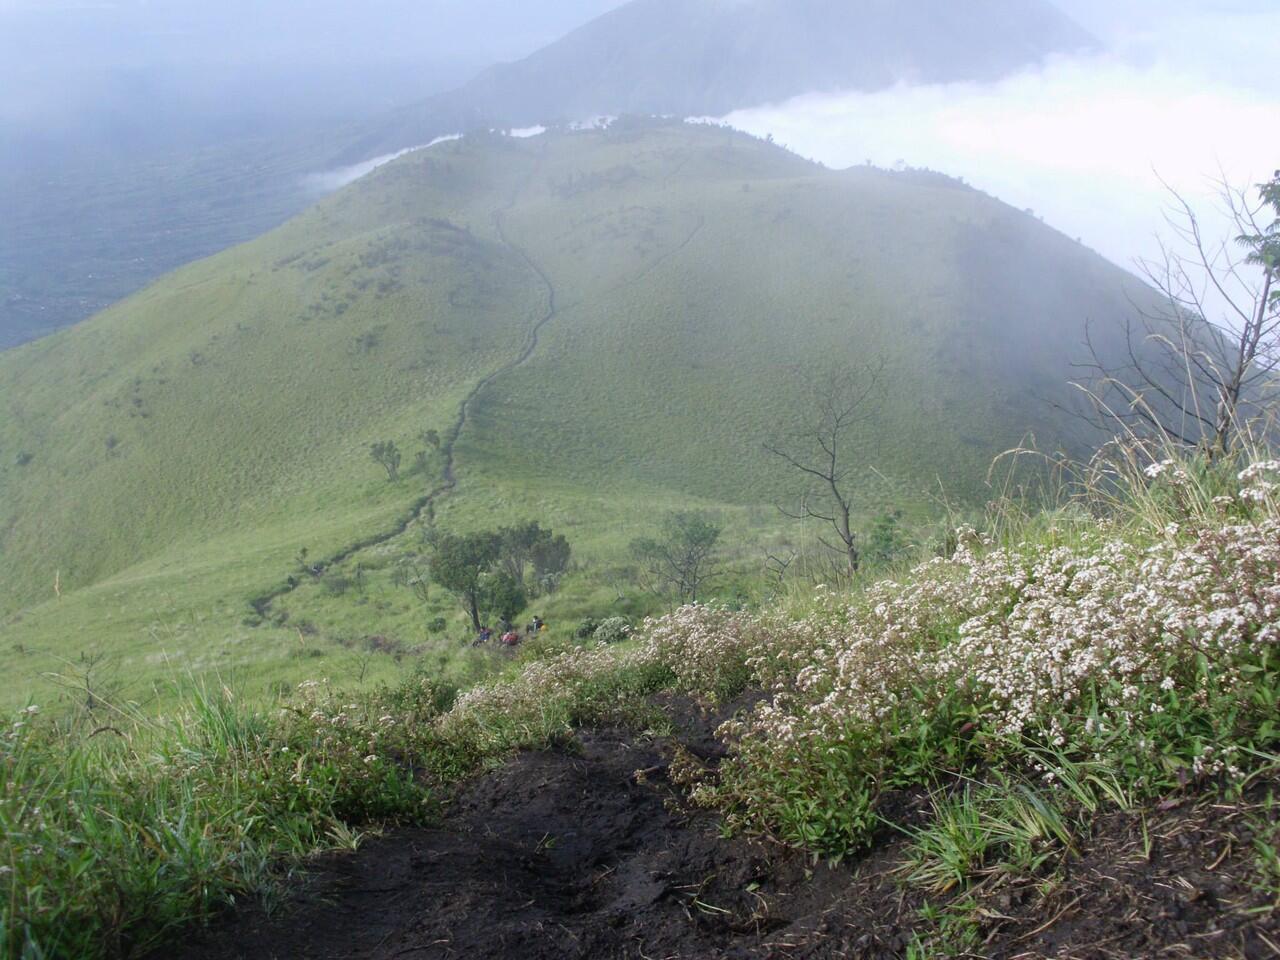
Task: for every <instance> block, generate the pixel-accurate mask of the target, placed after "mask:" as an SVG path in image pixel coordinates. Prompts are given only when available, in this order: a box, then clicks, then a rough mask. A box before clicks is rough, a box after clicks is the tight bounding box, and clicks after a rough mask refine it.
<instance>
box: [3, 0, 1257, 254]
mask: <svg viewBox="0 0 1280 960" xmlns="http://www.w3.org/2000/svg"><path fill="white" fill-rule="evenodd" d="M618 4H619V0H362V2H360V3H353V2H352V0H306V2H298V0H295V2H286V0H217V2H213V0H0V134H3V133H4V131H5V128H6V125H8V127H9V128H18V127H22V126H23V125H27V126H30V125H33V124H34V125H36V126H40V125H48V126H56V125H57V124H58V123H64V124H65V125H66V126H67V127H68V128H69V129H72V130H79V129H80V128H82V127H83V128H85V129H91V128H93V129H96V128H94V127H93V125H94V124H97V125H99V126H101V127H102V129H103V130H107V131H109V130H111V129H114V127H117V126H118V127H127V126H128V124H129V123H131V122H132V123H133V124H134V125H135V126H137V125H138V124H139V123H141V124H143V125H153V126H154V125H156V124H157V123H158V125H160V126H162V127H163V126H164V125H166V124H177V123H180V122H181V120H180V119H175V118H185V117H196V118H199V117H207V118H217V117H224V116H225V118H226V119H225V121H224V123H223V125H222V126H217V125H214V124H212V121H210V126H209V128H208V130H207V131H205V133H206V135H207V136H220V135H222V131H224V130H232V129H237V125H247V124H248V121H249V115H250V114H251V113H253V112H254V111H257V113H258V114H260V115H261V117H260V119H259V121H258V122H259V129H258V131H257V132H262V130H264V129H265V130H269V129H270V128H271V125H272V124H280V123H284V122H286V121H287V120H291V119H295V118H306V117H313V118H315V119H316V120H324V119H325V118H327V117H329V116H350V115H352V114H360V113H372V112H374V111H377V110H380V109H383V108H385V107H387V106H390V105H392V104H396V103H404V102H410V101H413V100H417V99H419V98H421V97H422V96H424V95H426V94H428V93H430V92H433V90H435V89H441V88H444V87H447V86H450V85H452V84H454V83H457V82H461V81H462V80H464V79H466V78H467V77H468V76H469V75H470V74H471V73H472V72H473V71H474V70H476V69H479V68H480V67H482V66H484V65H486V64H487V63H490V62H493V61H495V60H506V59H514V58H518V57H520V56H523V55H524V54H526V53H529V52H531V51H532V50H533V49H535V48H537V47H538V46H540V45H542V44H544V43H546V42H548V41H550V40H552V39H554V38H555V37H557V36H559V35H561V34H562V33H564V32H566V31H567V30H569V29H571V28H572V27H574V26H576V25H577V24H580V23H582V22H584V21H586V20H588V19H590V18H591V17H593V16H595V15H598V14H599V13H601V12H603V11H605V10H607V9H609V8H611V7H614V6H617V5H618ZM1060 6H1062V8H1063V9H1064V10H1066V11H1067V12H1068V13H1070V14H1072V15H1073V16H1075V17H1077V19H1079V20H1080V21H1081V22H1082V23H1083V24H1084V25H1085V26H1087V27H1089V28H1090V29H1092V30H1093V31H1094V32H1095V33H1097V34H1098V35H1099V36H1100V37H1101V38H1102V39H1103V41H1104V43H1105V44H1106V47H1107V50H1106V52H1105V53H1103V54H1101V55H1099V56H1096V57H1091V58H1089V59H1085V60H1080V59H1077V60H1059V61H1055V62H1054V63H1051V64H1048V65H1046V66H1045V67H1044V68H1043V69H1039V70H1034V71H1030V72H1027V73H1025V74H1022V75H1020V76H1017V77H1012V78H1009V79H1008V80H1006V81H1005V82H1003V83H1000V84H997V85H994V86H973V85H955V86H945V87H924V88H914V89H898V90H893V91H888V92H884V93H879V94H872V95H860V94H851V95H846V96H820V97H817V96H814V97H804V98H800V99H798V100H796V101H793V102H791V103H788V104H783V105H775V106H770V107H763V108H757V109H752V110H746V111H742V112H739V113H736V114H734V115H732V116H731V117H730V118H729V120H730V122H732V123H733V124H735V125H737V126H740V127H742V128H743V129H746V130H749V131H752V132H755V133H760V134H763V133H772V134H773V135H774V136H775V138H776V139H777V140H778V141H779V142H781V143H784V144H786V145H788V146H790V147H792V148H793V149H795V150H796V151H797V152H800V153H802V154H805V155H807V156H811V157H814V158H816V159H818V160H821V161H823V162H825V163H828V164H830V165H833V166H847V165H850V164H854V163H861V162H863V161H864V160H866V159H870V160H872V161H873V162H874V163H876V164H878V165H883V166H892V165H894V164H895V163H897V162H899V161H901V162H905V163H907V164H910V165H914V166H927V167H931V168H934V169H938V170H942V171H944V172H947V173H950V174H953V175H956V176H963V177H965V178H966V179H968V180H969V181H970V182H972V183H974V184H975V185H976V186H978V187H980V188H982V189H984V190H987V191H988V192H990V193H993V194H995V195H996V196H998V197H1000V198H1001V199H1004V200H1007V201H1008V202H1010V203H1012V204H1014V205H1015V206H1018V207H1030V208H1034V209H1035V210H1036V211H1037V212H1038V213H1040V214H1042V215H1043V216H1044V217H1045V219H1046V220H1047V221H1048V222H1049V223H1050V224H1052V225H1053V226H1055V227H1058V228H1059V229H1061V230H1063V231H1064V232H1065V233H1067V234H1069V235H1071V236H1079V237H1081V238H1083V239H1084V240H1085V241H1086V242H1087V243H1089V244H1090V245H1091V246H1093V247H1095V248H1096V249H1098V250H1100V251H1101V252H1103V253H1104V254H1105V255H1107V256H1108V257H1110V258H1111V259H1113V260H1115V261H1116V262H1119V263H1122V264H1125V265H1130V264H1131V263H1132V261H1133V260H1134V258H1135V257H1137V256H1149V255H1151V254H1152V253H1153V252H1154V251H1155V250H1156V245H1155V243H1154V241H1153V236H1154V234H1155V233H1156V231H1157V230H1158V229H1159V228H1160V226H1161V211H1162V207H1163V203H1164V199H1165V198H1164V196H1163V194H1162V188H1161V186H1160V183H1159V179H1158V177H1163V178H1165V179H1167V180H1168V181H1169V182H1170V183H1172V184H1174V185H1175V186H1177V187H1178V188H1179V189H1182V190H1185V191H1187V192H1188V193H1190V194H1192V195H1194V196H1203V195H1204V194H1205V192H1206V181H1207V178H1208V177H1210V176H1212V175H1214V174H1216V173H1217V172H1218V171H1219V169H1221V170H1223V171H1225V172H1226V174H1227V175H1228V176H1229V177H1231V178H1232V179H1233V180H1236V181H1248V180H1251V179H1261V178H1263V177H1265V176H1266V175H1268V174H1269V173H1270V171H1272V170H1274V169H1275V168H1276V167H1280V123H1277V122H1276V121H1277V119H1280V89H1278V87H1280V85H1278V84H1277V83H1276V82H1275V79H1274V78H1275V75H1276V70H1277V67H1276V64H1277V63H1280V0H1253V2H1241V0H1060ZM655 69H661V65H660V64H656V65H655ZM131 110H132V112H133V113H132V116H131V115H130V111H131ZM156 118H159V119H158V120H157V119H156Z"/></svg>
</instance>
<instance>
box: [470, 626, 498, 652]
mask: <svg viewBox="0 0 1280 960" xmlns="http://www.w3.org/2000/svg"><path fill="white" fill-rule="evenodd" d="M492 639H493V631H492V630H490V629H489V628H488V627H481V628H480V633H479V635H478V636H477V637H476V639H475V642H474V643H472V644H471V645H472V646H473V647H478V646H480V645H482V644H485V643H488V642H489V641H490V640H492Z"/></svg>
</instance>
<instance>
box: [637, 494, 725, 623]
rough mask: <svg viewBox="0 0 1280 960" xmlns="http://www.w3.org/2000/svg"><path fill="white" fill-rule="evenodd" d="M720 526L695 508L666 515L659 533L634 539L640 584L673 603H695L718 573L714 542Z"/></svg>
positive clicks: (715, 542) (716, 542) (717, 542)
mask: <svg viewBox="0 0 1280 960" xmlns="http://www.w3.org/2000/svg"><path fill="white" fill-rule="evenodd" d="M720 533H721V528H720V525H719V524H718V523H716V522H715V520H713V519H712V518H711V517H710V516H709V515H707V514H705V513H698V512H696V511H678V512H676V513H672V514H669V515H668V516H667V518H666V520H665V521H663V524H662V535H661V536H660V537H657V538H651V537H646V538H643V539H639V540H633V541H632V543H631V554H632V556H633V557H634V558H635V560H636V562H637V579H638V582H639V584H640V586H641V587H642V588H643V589H644V590H646V591H648V592H649V593H651V594H653V595H654V596H655V597H658V598H660V599H664V600H667V601H669V602H672V603H679V604H685V603H697V602H698V600H699V599H701V598H702V596H703V594H704V592H705V591H706V589H707V587H708V586H709V585H710V584H711V583H712V582H713V581H714V580H715V579H716V578H717V577H719V576H720V565H719V562H718V557H717V545H718V544H719V542H720Z"/></svg>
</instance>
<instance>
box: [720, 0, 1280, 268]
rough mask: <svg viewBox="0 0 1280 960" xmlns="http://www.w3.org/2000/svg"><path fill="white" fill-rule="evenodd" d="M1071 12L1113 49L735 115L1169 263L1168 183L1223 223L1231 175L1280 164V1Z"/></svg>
mask: <svg viewBox="0 0 1280 960" xmlns="http://www.w3.org/2000/svg"><path fill="white" fill-rule="evenodd" d="M1063 6H1064V8H1072V12H1073V13H1075V14H1076V15H1077V16H1078V17H1079V19H1081V20H1082V22H1086V23H1087V24H1088V25H1089V26H1091V27H1092V28H1093V29H1095V31H1097V32H1098V33H1099V34H1101V35H1103V36H1104V38H1105V39H1106V41H1107V43H1108V45H1109V49H1108V52H1106V53H1104V54H1101V55H1098V56H1093V57H1089V58H1086V59H1064V60H1058V61H1055V62H1053V63H1050V64H1048V65H1046V66H1045V67H1043V68H1042V69H1037V70H1033V71H1028V72H1026V73H1024V74H1022V75H1019V76H1016V77H1011V78H1009V79H1008V80H1006V81H1004V82H1002V83H999V84H996V85H993V86H976V85H949V86H936V87H918V88H910V89H897V90H892V91H887V92H884V93H878V94H870V95H868V94H850V95H843V96H840V95H833V96H810V97H802V98H799V99H797V100H794V101H792V102H790V103H787V104H782V105H777V106H771V107H764V108H759V109H753V110H746V111H740V112H738V113H735V114H733V115H731V116H730V117H728V118H727V119H728V121H729V122H730V123H731V124H733V125H735V126H738V127H740V128H742V129H745V130H748V131H750V132H753V133H757V134H762V135H763V134H766V133H772V134H773V135H774V137H775V138H776V139H777V141H778V142H779V143H782V144H785V145H787V146H789V147H791V148H792V149H794V150H796V151H797V152H799V153H801V154H804V155H805V156H809V157H812V158H814V159H817V160H820V161H822V162H823V163H826V164H828V165H831V166H837V167H845V166H850V165H853V164H857V163H862V162H864V161H865V160H867V159H870V160H871V161H872V162H873V163H875V164H876V165H878V166H893V165H895V164H896V163H899V162H905V163H906V164H908V165H911V166H920V167H929V168H932V169H935V170H941V171H943V172H945V173H949V174H952V175H954V176H961V177H964V178H966V179H967V180H968V181H969V182H971V183H973V184H974V185H975V186H977V187H979V188H981V189H983V190H986V191H987V192H989V193H992V194H994V195H996V196H998V197H999V198H1000V199H1002V200H1005V201H1007V202H1009V203H1011V204H1013V205H1015V206H1017V207H1023V208H1027V207H1029V208H1034V210H1035V211H1036V212H1037V213H1038V214H1040V215H1042V216H1043V217H1044V219H1045V220H1046V221H1047V222H1048V223H1049V224H1051V225H1052V226H1054V227H1057V228H1058V229H1060V230H1062V231H1063V232H1064V233H1067V234H1068V235H1070V236H1072V237H1077V236H1078V237H1081V238H1083V239H1084V241H1085V242H1086V243H1087V244H1089V245H1090V246H1092V247H1094V248H1095V249H1097V250H1099V251H1100V252H1102V253H1103V254H1104V255H1106V256H1107V257H1109V258H1110V259H1112V260H1114V261H1115V262H1117V263H1120V264H1122V265H1124V266H1132V265H1133V263H1134V260H1135V258H1139V257H1144V258H1150V257H1155V256H1157V255H1158V252H1159V245H1158V243H1157V242H1156V239H1155V237H1156V234H1157V232H1158V231H1164V230H1165V229H1166V228H1165V224H1164V222H1163V214H1164V211H1165V210H1166V208H1167V205H1168V199H1169V198H1168V195H1167V193H1166V191H1165V190H1164V187H1163V186H1162V185H1161V182H1160V181H1161V179H1163V180H1165V181H1167V182H1168V183H1169V184H1171V185H1172V186H1174V187H1176V188H1177V189H1178V190H1180V191H1184V192H1186V193H1187V194H1188V195H1189V196H1190V197H1192V198H1193V199H1194V200H1195V201H1196V202H1197V205H1198V206H1200V207H1201V208H1202V209H1204V210H1206V211H1208V212H1210V214H1211V209H1212V204H1211V202H1210V198H1211V196H1212V194H1213V187H1212V184H1211V183H1210V180H1211V179H1212V178H1213V177H1215V176H1216V175H1217V174H1218V173H1219V171H1222V172H1224V173H1225V174H1226V176H1227V178H1228V179H1230V180H1231V181H1232V182H1234V183H1238V184H1249V183H1255V182H1257V181H1259V180H1262V179H1267V178H1269V177H1270V175H1271V173H1272V172H1273V171H1274V170H1276V169H1277V168H1280V84H1277V83H1276V82H1275V77H1276V75H1277V74H1276V70H1277V67H1276V64H1277V63H1280V2H1275V3H1273V4H1272V3H1269V4H1266V5H1265V6H1270V7H1273V9H1271V10H1265V9H1264V10H1262V11H1259V9H1258V8H1259V7H1263V6H1264V5H1263V4H1257V3H1254V4H1248V5H1244V4H1233V3H1213V2H1212V0H1197V2H1195V3H1183V4H1180V5H1179V4H1169V3H1161V4H1145V3H1144V2H1143V0H1125V2H1124V3H1101V2H1094V0H1075V2H1065V3H1063ZM1120 8H1123V9H1120ZM1241 8H1243V9H1241ZM1157 11H1160V12H1159V13H1157Z"/></svg>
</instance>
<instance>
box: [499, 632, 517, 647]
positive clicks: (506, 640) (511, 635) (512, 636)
mask: <svg viewBox="0 0 1280 960" xmlns="http://www.w3.org/2000/svg"><path fill="white" fill-rule="evenodd" d="M519 642H520V634H518V633H516V632H515V631H514V630H508V631H507V632H506V633H504V634H503V635H502V643H503V644H504V645H505V646H508V647H514V646H516V645H517V644H518V643H519Z"/></svg>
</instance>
